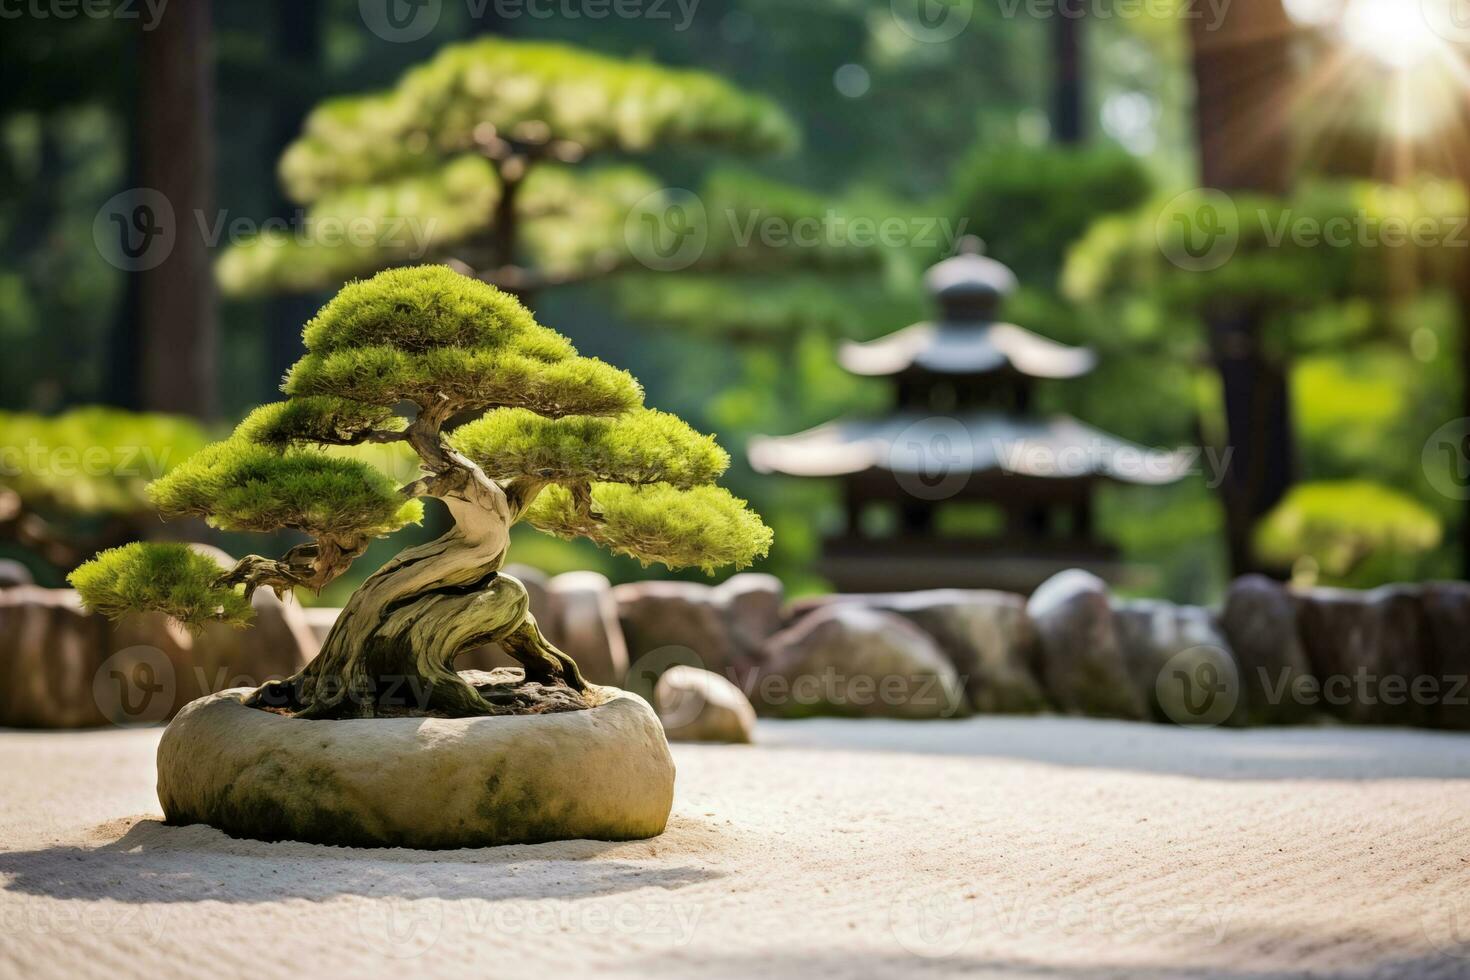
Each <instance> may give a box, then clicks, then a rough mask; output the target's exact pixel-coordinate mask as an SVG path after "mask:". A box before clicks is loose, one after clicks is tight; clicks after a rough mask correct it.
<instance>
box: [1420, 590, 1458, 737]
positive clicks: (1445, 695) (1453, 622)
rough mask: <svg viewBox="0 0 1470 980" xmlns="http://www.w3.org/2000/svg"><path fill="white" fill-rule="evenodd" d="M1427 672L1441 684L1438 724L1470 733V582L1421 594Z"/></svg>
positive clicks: (1425, 591)
mask: <svg viewBox="0 0 1470 980" xmlns="http://www.w3.org/2000/svg"><path fill="white" fill-rule="evenodd" d="M1421 603H1422V609H1423V612H1424V626H1425V634H1426V635H1425V641H1426V643H1427V646H1426V647H1425V651H1424V653H1425V662H1424V668H1425V672H1426V673H1427V674H1428V675H1429V676H1431V677H1434V678H1436V679H1437V680H1438V682H1439V687H1440V695H1441V696H1440V698H1439V704H1438V709H1437V710H1436V711H1435V713H1434V715H1435V717H1434V722H1435V724H1436V725H1437V726H1438V727H1441V728H1454V729H1459V730H1462V731H1463V730H1470V582H1429V583H1427V584H1425V585H1424V587H1423V591H1422V592H1421Z"/></svg>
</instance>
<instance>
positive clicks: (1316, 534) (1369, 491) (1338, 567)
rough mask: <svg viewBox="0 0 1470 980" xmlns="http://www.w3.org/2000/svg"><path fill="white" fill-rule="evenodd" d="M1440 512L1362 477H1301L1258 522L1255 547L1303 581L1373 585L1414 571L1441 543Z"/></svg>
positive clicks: (1411, 573)
mask: <svg viewBox="0 0 1470 980" xmlns="http://www.w3.org/2000/svg"><path fill="white" fill-rule="evenodd" d="M1442 537H1443V529H1442V528H1441V526H1440V522H1439V519H1438V518H1437V517H1436V516H1435V515H1434V514H1433V513H1431V512H1430V511H1429V510H1427V509H1426V508H1425V507H1424V506H1423V505H1421V504H1420V503H1419V502H1418V501H1416V500H1414V499H1412V498H1410V497H1408V496H1406V495H1404V494H1402V493H1399V492H1398V491H1396V490H1393V489H1391V488H1389V487H1385V486H1382V485H1380V484H1376V483H1371V482H1368V481H1365V480H1345V481H1331V482H1321V483H1303V484H1299V485H1298V486H1296V487H1293V488H1292V490H1291V492H1290V493H1288V494H1287V496H1286V498H1285V499H1284V500H1282V501H1281V503H1280V504H1278V505H1277V506H1276V508H1275V509H1274V510H1273V511H1272V512H1271V513H1270V514H1268V515H1266V518H1265V519H1264V520H1263V521H1262V522H1261V524H1260V525H1259V526H1258V527H1257V528H1256V550H1257V552H1258V553H1259V554H1260V556H1261V557H1262V558H1263V559H1264V560H1266V561H1268V562H1272V563H1275V564H1278V565H1280V566H1282V567H1283V568H1290V569H1291V570H1292V573H1293V578H1295V579H1297V580H1298V581H1301V582H1303V583H1304V584H1315V583H1317V582H1319V581H1320V582H1322V583H1324V584H1331V585H1349V586H1371V585H1377V584H1380V583H1382V582H1386V581H1392V580H1395V579H1399V580H1403V579H1413V578H1415V577H1416V574H1415V573H1416V562H1417V560H1418V559H1419V558H1421V557H1422V556H1423V555H1425V554H1427V553H1428V552H1431V551H1433V550H1434V549H1435V548H1437V547H1439V544H1440V541H1441V539H1442Z"/></svg>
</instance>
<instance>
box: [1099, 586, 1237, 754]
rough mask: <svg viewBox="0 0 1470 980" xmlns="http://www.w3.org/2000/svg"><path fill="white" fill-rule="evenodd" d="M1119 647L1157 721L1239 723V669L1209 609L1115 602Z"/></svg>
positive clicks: (1148, 601)
mask: <svg viewBox="0 0 1470 980" xmlns="http://www.w3.org/2000/svg"><path fill="white" fill-rule="evenodd" d="M1113 618H1114V623H1115V629H1116V633H1117V637H1118V647H1119V649H1120V650H1121V652H1122V654H1123V662H1124V663H1125V664H1126V665H1127V667H1128V672H1129V675H1130V676H1131V677H1132V678H1133V687H1134V690H1135V691H1136V692H1137V694H1138V697H1139V699H1140V700H1141V701H1142V702H1143V703H1144V704H1145V705H1147V706H1148V710H1149V715H1150V717H1151V718H1152V719H1153V720H1154V721H1158V722H1171V723H1174V724H1179V725H1192V726H1201V727H1211V726H1214V725H1221V724H1228V723H1236V722H1239V720H1240V718H1241V717H1242V712H1241V700H1242V699H1241V680H1240V669H1239V666H1238V665H1237V663H1236V660H1235V656H1234V654H1233V653H1232V652H1231V650H1230V645H1229V643H1227V642H1226V640H1225V637H1224V636H1223V635H1222V634H1221V632H1220V630H1219V628H1218V626H1217V624H1216V623H1215V620H1214V617H1213V616H1212V615H1211V614H1210V612H1209V610H1207V609H1201V608H1200V607H1198V606H1178V605H1175V604H1174V603H1171V602H1160V601H1157V600H1153V599H1139V600H1122V601H1118V602H1115V603H1114V604H1113Z"/></svg>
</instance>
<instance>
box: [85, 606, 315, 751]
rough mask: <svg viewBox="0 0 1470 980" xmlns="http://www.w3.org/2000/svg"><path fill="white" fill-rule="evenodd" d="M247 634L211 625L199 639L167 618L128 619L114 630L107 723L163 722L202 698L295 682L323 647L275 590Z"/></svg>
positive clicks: (100, 694)
mask: <svg viewBox="0 0 1470 980" xmlns="http://www.w3.org/2000/svg"><path fill="white" fill-rule="evenodd" d="M250 603H251V605H252V606H253V607H254V608H255V619H254V620H253V621H252V623H251V625H250V626H249V627H247V628H245V629H237V628H235V627H233V626H227V625H225V624H224V623H210V624H208V625H207V626H205V627H204V629H203V630H202V631H201V632H199V633H197V634H195V633H191V632H189V631H188V630H186V629H184V628H183V627H182V626H180V625H179V624H178V623H175V622H172V621H170V620H169V618H168V617H167V616H164V615H163V614H161V613H141V614H133V615H129V616H124V617H123V618H122V619H120V620H118V621H117V622H115V623H110V624H108V625H107V655H108V657H109V659H110V661H111V663H110V665H109V666H108V668H107V670H106V672H105V674H106V677H99V678H98V683H97V685H96V690H95V692H94V693H95V694H96V700H97V703H98V706H99V708H100V709H101V710H102V712H103V714H104V715H106V716H107V717H106V720H107V721H111V722H115V723H118V724H127V723H139V722H153V721H163V720H164V719H167V718H171V717H173V715H174V713H175V712H176V711H178V710H179V709H180V708H182V707H183V706H184V705H186V704H188V703H189V702H190V701H193V700H194V699H195V698H202V697H204V696H205V695H207V694H214V693H215V692H217V691H224V690H227V689H229V688H235V687H259V686H260V685H262V684H264V683H266V682H267V681H272V680H280V679H282V678H285V677H290V676H291V675H292V674H294V673H296V672H297V671H298V670H300V669H301V668H302V667H304V666H306V664H307V662H308V661H309V660H311V658H312V657H314V656H316V653H317V650H318V649H320V647H321V644H320V643H319V642H318V640H317V638H316V634H315V633H314V632H313V631H312V628H311V624H310V622H309V621H308V620H307V617H306V614H305V612H304V611H303V610H302V608H301V607H300V606H299V605H297V604H296V603H295V602H294V601H289V600H288V601H285V602H283V601H281V600H280V599H277V598H276V596H275V594H274V593H273V592H271V590H270V589H257V590H256V592H255V594H254V595H253V596H251V599H250Z"/></svg>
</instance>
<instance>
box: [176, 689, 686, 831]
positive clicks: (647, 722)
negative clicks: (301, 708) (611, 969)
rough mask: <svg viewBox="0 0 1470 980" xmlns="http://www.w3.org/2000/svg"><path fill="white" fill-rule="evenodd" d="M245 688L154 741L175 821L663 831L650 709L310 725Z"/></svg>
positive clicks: (259, 826) (628, 703) (635, 705)
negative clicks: (258, 704)
mask: <svg viewBox="0 0 1470 980" xmlns="http://www.w3.org/2000/svg"><path fill="white" fill-rule="evenodd" d="M249 693H250V691H249V689H245V688H238V689H233V690H229V691H223V692H221V693H219V694H215V695H211V696H209V697H205V698H200V699H199V700H197V701H193V702H190V703H189V704H188V705H187V706H185V707H184V709H183V710H182V711H180V712H179V714H178V716H177V717H176V718H174V720H173V721H172V722H171V723H170V724H169V726H168V729H167V730H166V731H165V732H164V734H163V739H162V741H161V742H160V743H159V746H158V798H159V801H160V802H161V803H162V804H163V812H164V815H165V817H166V818H167V820H168V822H169V823H172V824H189V823H205V824H209V825H210V826H213V827H217V828H219V829H220V830H223V831H224V832H225V833H227V834H231V835H234V836H238V837H252V838H257V839H260V840H283V839H284V840H298V841H307V842H311V843H317V844H343V845H352V846H359V847H415V848H455V847H485V846H489V845H494V844H529V843H536V842H539V841H550V840H568V839H574V838H591V839H595V840H637V839H642V838H646V837H654V836H657V835H658V834H660V833H662V832H663V829H664V824H665V823H666V821H667V820H668V816H669V810H670V808H671V807H672V805H673V797H674V761H673V758H672V756H670V754H669V747H668V743H667V742H666V741H665V739H664V733H663V727H662V726H661V725H660V724H659V721H658V718H657V717H656V716H655V715H654V713H653V710H652V709H651V708H650V707H649V706H648V704H647V702H645V701H644V700H643V699H641V698H639V697H637V696H636V695H632V694H628V693H627V692H625V691H620V690H618V689H617V688H611V687H604V688H595V689H594V692H593V699H594V702H595V703H594V706H593V707H591V708H588V709H586V710H582V711H566V712H560V713H555V714H533V715H510V716H495V717H479V718H384V719H353V720H346V721H309V720H304V719H299V718H289V717H286V716H284V715H278V714H273V713H271V712H268V711H262V710H260V709H257V708H248V707H246V706H245V705H244V704H242V703H241V698H243V697H244V696H245V695H247V694H249Z"/></svg>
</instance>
